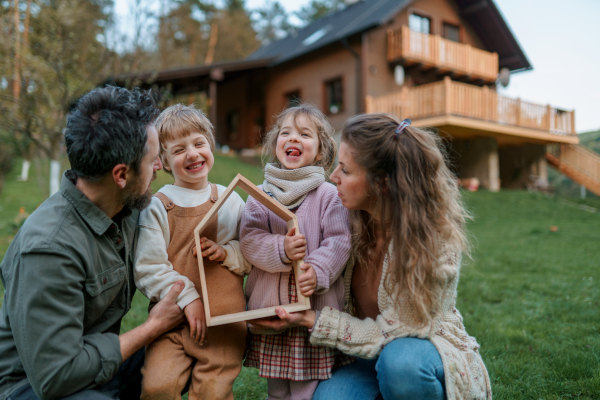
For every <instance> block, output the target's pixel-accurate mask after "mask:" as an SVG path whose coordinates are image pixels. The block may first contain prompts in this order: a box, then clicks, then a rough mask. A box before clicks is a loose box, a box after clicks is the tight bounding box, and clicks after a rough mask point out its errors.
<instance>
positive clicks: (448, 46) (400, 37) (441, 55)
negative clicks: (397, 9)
mask: <svg viewBox="0 0 600 400" xmlns="http://www.w3.org/2000/svg"><path fill="white" fill-rule="evenodd" d="M387 49H388V61H390V62H394V61H397V60H405V61H408V62H411V63H420V64H424V65H428V66H430V67H433V68H439V69H440V70H442V71H446V72H453V73H455V74H457V75H464V76H469V77H472V78H476V79H483V80H485V81H488V82H493V81H495V80H496V77H497V75H498V54H497V53H490V52H488V51H485V50H480V49H477V48H474V47H471V45H468V44H461V43H456V42H453V41H451V40H447V39H444V38H442V37H440V36H438V35H428V34H425V33H420V32H415V31H413V30H411V29H410V28H409V27H407V26H402V28H401V29H399V30H395V31H394V30H389V31H388V48H387Z"/></svg>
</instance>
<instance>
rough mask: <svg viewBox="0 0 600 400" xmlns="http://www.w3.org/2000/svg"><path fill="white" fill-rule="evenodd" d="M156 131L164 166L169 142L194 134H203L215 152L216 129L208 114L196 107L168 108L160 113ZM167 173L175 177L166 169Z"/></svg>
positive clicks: (178, 105) (178, 106) (155, 124)
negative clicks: (207, 116)
mask: <svg viewBox="0 0 600 400" xmlns="http://www.w3.org/2000/svg"><path fill="white" fill-rule="evenodd" d="M154 126H155V127H156V131H157V132H158V141H159V143H160V160H161V161H162V163H163V165H167V166H168V164H167V163H165V161H166V160H165V150H166V149H167V142H168V141H170V140H175V139H179V138H182V137H186V136H189V135H191V134H192V133H196V132H197V133H201V134H202V135H204V136H206V140H207V141H208V144H209V146H210V150H211V151H214V150H215V135H214V128H213V126H212V124H211V123H210V121H209V120H208V118H206V114H204V112H202V110H198V109H196V108H194V105H189V106H185V105H183V104H175V105H173V106H170V107H168V108H166V109H165V110H164V111H163V112H161V113H160V115H159V116H158V118H157V119H156V122H154ZM164 170H165V172H167V173H168V174H171V175H173V173H172V172H171V171H169V170H167V169H166V168H164Z"/></svg>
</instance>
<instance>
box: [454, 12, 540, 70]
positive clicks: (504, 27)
mask: <svg viewBox="0 0 600 400" xmlns="http://www.w3.org/2000/svg"><path fill="white" fill-rule="evenodd" d="M454 1H456V3H457V4H458V6H459V7H460V10H461V12H460V14H461V17H463V18H464V19H465V20H466V21H467V22H468V23H469V24H470V25H471V27H472V28H473V30H475V32H476V33H477V35H479V38H480V39H481V41H482V42H483V44H484V45H485V46H486V47H487V48H488V50H489V51H495V52H496V53H498V64H499V65H498V66H499V68H504V67H506V68H508V69H510V70H511V71H515V70H517V71H518V70H527V69H531V68H532V66H531V64H530V63H529V60H528V59H527V56H526V55H525V52H524V51H523V49H522V48H521V45H520V44H519V42H518V41H517V38H516V36H515V35H514V34H513V33H512V30H511V29H510V27H509V26H508V23H507V22H506V20H505V19H504V17H503V16H502V13H501V12H500V10H499V9H498V7H496V4H495V3H494V1H493V0H454Z"/></svg>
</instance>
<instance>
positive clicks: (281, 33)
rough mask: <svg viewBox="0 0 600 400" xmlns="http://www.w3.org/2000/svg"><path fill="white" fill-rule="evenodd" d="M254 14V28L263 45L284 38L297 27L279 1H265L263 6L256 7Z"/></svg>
mask: <svg viewBox="0 0 600 400" xmlns="http://www.w3.org/2000/svg"><path fill="white" fill-rule="evenodd" d="M254 14H255V21H254V29H255V30H256V32H257V37H258V39H259V40H260V41H261V43H262V44H263V45H264V44H269V43H270V42H272V41H274V40H278V39H281V38H284V37H286V36H287V35H289V34H291V33H293V32H295V31H296V29H297V28H296V26H294V25H293V24H292V23H291V22H290V14H289V13H288V12H287V11H286V9H285V8H283V6H282V5H281V3H279V1H267V2H266V3H265V5H264V6H263V7H261V8H258V9H256V10H255V11H254Z"/></svg>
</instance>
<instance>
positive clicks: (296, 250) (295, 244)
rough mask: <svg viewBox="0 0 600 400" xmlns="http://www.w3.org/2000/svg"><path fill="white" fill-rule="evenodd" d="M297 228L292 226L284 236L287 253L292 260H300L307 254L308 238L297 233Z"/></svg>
mask: <svg viewBox="0 0 600 400" xmlns="http://www.w3.org/2000/svg"><path fill="white" fill-rule="evenodd" d="M295 233H296V228H295V227H292V228H290V230H289V231H288V233H286V234H285V237H284V238H283V249H284V250H285V255H286V256H287V258H289V259H290V260H292V261H295V260H300V259H301V258H304V256H305V255H306V239H305V237H304V235H295Z"/></svg>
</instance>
